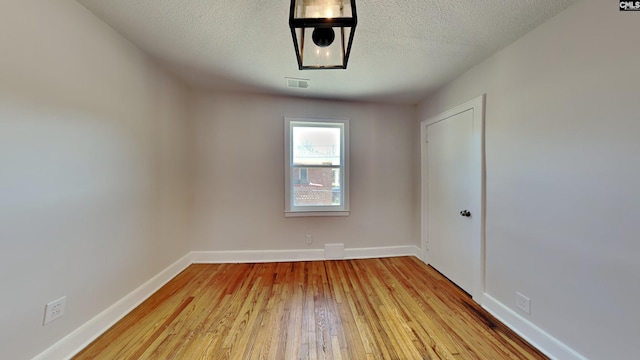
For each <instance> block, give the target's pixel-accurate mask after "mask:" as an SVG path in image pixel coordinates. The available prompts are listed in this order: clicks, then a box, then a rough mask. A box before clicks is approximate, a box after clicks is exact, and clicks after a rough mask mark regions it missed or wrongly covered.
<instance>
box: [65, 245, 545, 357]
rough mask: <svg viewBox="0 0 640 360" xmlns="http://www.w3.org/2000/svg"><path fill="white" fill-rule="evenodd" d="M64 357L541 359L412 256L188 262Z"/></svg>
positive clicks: (514, 335) (516, 337)
mask: <svg viewBox="0 0 640 360" xmlns="http://www.w3.org/2000/svg"><path fill="white" fill-rule="evenodd" d="M75 359H216V360H217V359H287V360H288V359H354V360H359V359H364V360H367V359H402V360H405V359H491V360H497V359H546V357H545V356H544V355H542V354H541V353H540V352H539V351H537V350H536V349H534V348H533V347H531V346H530V345H529V344H527V343H526V342H524V341H523V340H522V339H520V338H519V337H518V336H517V335H516V334H514V333H513V332H512V331H510V330H509V329H507V328H506V327H505V326H504V325H502V324H501V323H500V322H498V321H497V320H496V319H494V318H493V317H491V316H490V315H489V314H488V313H487V312H485V311H484V310H483V309H482V308H480V307H479V306H478V305H477V304H475V303H474V302H473V301H472V300H471V299H470V298H469V297H468V295H466V294H465V293H464V292H463V291H461V290H460V289H458V288H457V287H456V286H455V285H453V284H452V283H450V282H449V281H448V280H447V279H446V278H444V277H443V276H442V275H440V274H439V273H438V272H437V271H435V270H434V269H433V268H431V267H429V266H427V265H425V264H423V263H422V262H420V261H419V260H418V259H416V258H413V257H396V258H386V259H366V260H342V261H314V262H284V263H265V264H215V265H210V264H206V265H205V264H198V265H191V266H189V267H188V268H187V269H185V270H184V271H183V272H182V273H180V274H179V275H178V276H177V277H175V278H174V279H173V280H171V281H170V282H169V283H168V284H166V285H165V286H164V287H163V288H162V289H160V290H159V291H158V292H157V293H155V294H154V295H153V296H151V297H150V298H149V299H148V300H147V301H145V302H144V303H143V304H141V305H140V306H139V307H137V308H136V309H135V310H133V311H132V312H131V313H130V314H129V315H127V316H126V317H125V318H123V319H122V320H121V321H120V322H118V323H117V324H116V325H114V326H113V327H112V328H111V329H110V330H108V331H107V332H106V333H104V334H103V335H102V336H101V337H99V338H98V339H97V340H96V341H94V342H93V343H92V344H90V345H89V346H88V347H87V348H86V349H84V350H83V351H82V352H80V353H79V354H78V355H77V356H76V357H75Z"/></svg>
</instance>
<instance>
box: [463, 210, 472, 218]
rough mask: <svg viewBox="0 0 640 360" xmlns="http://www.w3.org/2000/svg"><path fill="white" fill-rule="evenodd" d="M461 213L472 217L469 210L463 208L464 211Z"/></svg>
mask: <svg viewBox="0 0 640 360" xmlns="http://www.w3.org/2000/svg"><path fill="white" fill-rule="evenodd" d="M460 215H462V216H464V217H470V216H471V213H470V212H469V210H462V211H460Z"/></svg>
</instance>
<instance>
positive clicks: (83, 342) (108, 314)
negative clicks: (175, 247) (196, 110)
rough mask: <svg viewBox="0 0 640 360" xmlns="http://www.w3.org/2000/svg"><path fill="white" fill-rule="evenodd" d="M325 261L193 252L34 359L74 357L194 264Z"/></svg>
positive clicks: (372, 253)
mask: <svg viewBox="0 0 640 360" xmlns="http://www.w3.org/2000/svg"><path fill="white" fill-rule="evenodd" d="M344 252H345V259H363V258H377V257H391V256H415V257H418V258H420V249H419V248H418V247H417V246H413V245H406V246H389V247H377V248H356V249H345V250H344ZM324 259H325V256H324V249H311V250H258V251H192V252H190V253H189V254H187V255H185V256H183V257H182V258H180V259H179V260H178V261H176V262H174V263H173V264H171V265H169V266H168V267H167V268H166V269H164V270H162V271H161V272H160V273H159V274H158V275H156V276H154V277H153V278H151V279H150V280H149V281H147V282H145V283H144V284H142V285H141V286H139V287H138V288H137V289H135V290H133V291H132V292H131V293H129V294H128V295H126V296H125V297H123V298H122V299H120V300H119V301H117V302H116V303H115V304H113V305H111V306H110V307H108V308H107V309H106V310H104V311H103V312H101V313H100V314H98V315H96V316H95V317H94V318H93V319H91V320H89V321H87V322H86V323H85V324H83V325H82V326H80V327H79V328H77V329H76V330H74V331H73V332H72V333H70V334H69V335H67V336H65V337H64V338H62V339H61V340H60V341H58V342H56V343H55V344H53V345H52V346H51V347H49V348H48V349H46V350H45V351H43V352H42V353H40V354H39V355H38V356H36V357H35V358H33V360H60V359H69V358H71V357H72V356H73V355H75V354H77V353H78V352H79V351H80V350H82V349H84V348H85V347H86V346H87V345H89V344H90V343H91V342H92V341H93V340H95V339H96V338H97V337H98V336H100V335H102V333H104V332H105V331H107V330H108V329H109V328H110V327H111V326H113V325H114V324H115V323H116V322H118V321H119V320H120V319H122V318H123V317H124V316H125V315H127V314H128V313H129V312H131V311H132V310H133V309H134V308H135V307H136V306H138V305H140V304H141V303H142V302H143V301H144V300H146V299H147V298H149V296H151V295H152V294H153V293H155V292H156V291H158V289H160V288H161V287H162V286H163V285H164V284H166V283H167V282H168V281H169V280H171V279H173V278H174V277H175V276H176V275H178V274H179V273H180V272H181V271H182V270H184V269H185V268H187V266H189V265H191V264H197V263H248V262H283V261H312V260H324Z"/></svg>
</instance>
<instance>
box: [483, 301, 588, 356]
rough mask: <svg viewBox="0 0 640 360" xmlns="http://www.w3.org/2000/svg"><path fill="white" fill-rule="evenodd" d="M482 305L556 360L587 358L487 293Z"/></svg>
mask: <svg viewBox="0 0 640 360" xmlns="http://www.w3.org/2000/svg"><path fill="white" fill-rule="evenodd" d="M482 307H484V308H485V310H487V311H488V312H489V313H491V315H493V316H495V317H496V318H497V319H498V320H500V321H501V322H502V323H504V324H505V325H507V326H508V327H509V328H511V330H513V331H514V332H516V333H517V334H518V335H520V336H521V337H522V338H523V339H525V340H527V341H528V342H529V343H530V344H531V345H533V346H535V347H536V348H538V350H540V351H542V352H543V353H545V355H547V356H549V357H550V358H552V359H556V360H587V358H586V357H584V356H582V355H580V354H579V353H578V352H577V351H575V350H573V349H572V348H570V347H569V346H567V345H566V344H564V343H563V342H561V341H560V340H558V339H556V338H555V337H553V336H551V335H550V334H548V333H547V332H545V331H544V330H542V329H541V328H539V327H538V326H536V325H535V324H533V323H532V322H530V321H529V320H527V319H525V318H523V317H522V316H520V314H518V313H516V312H515V311H513V310H511V309H510V308H508V307H507V306H505V305H504V304H503V303H501V302H500V301H498V300H496V299H495V298H493V297H491V296H490V295H488V294H486V293H485V294H484V296H483V299H482Z"/></svg>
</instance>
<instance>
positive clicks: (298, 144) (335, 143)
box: [285, 118, 349, 216]
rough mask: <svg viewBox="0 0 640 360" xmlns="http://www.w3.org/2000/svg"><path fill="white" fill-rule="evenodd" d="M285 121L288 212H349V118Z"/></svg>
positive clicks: (338, 213)
mask: <svg viewBox="0 0 640 360" xmlns="http://www.w3.org/2000/svg"><path fill="white" fill-rule="evenodd" d="M285 122H286V124H285V138H286V146H285V149H286V150H285V153H286V154H285V161H286V164H287V166H286V169H285V177H286V179H285V181H286V184H285V187H286V209H285V214H287V216H304V215H324V216H326V215H348V201H349V198H348V167H347V159H348V156H347V154H348V128H349V127H348V124H349V123H348V120H316V119H291V118H287V119H285Z"/></svg>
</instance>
